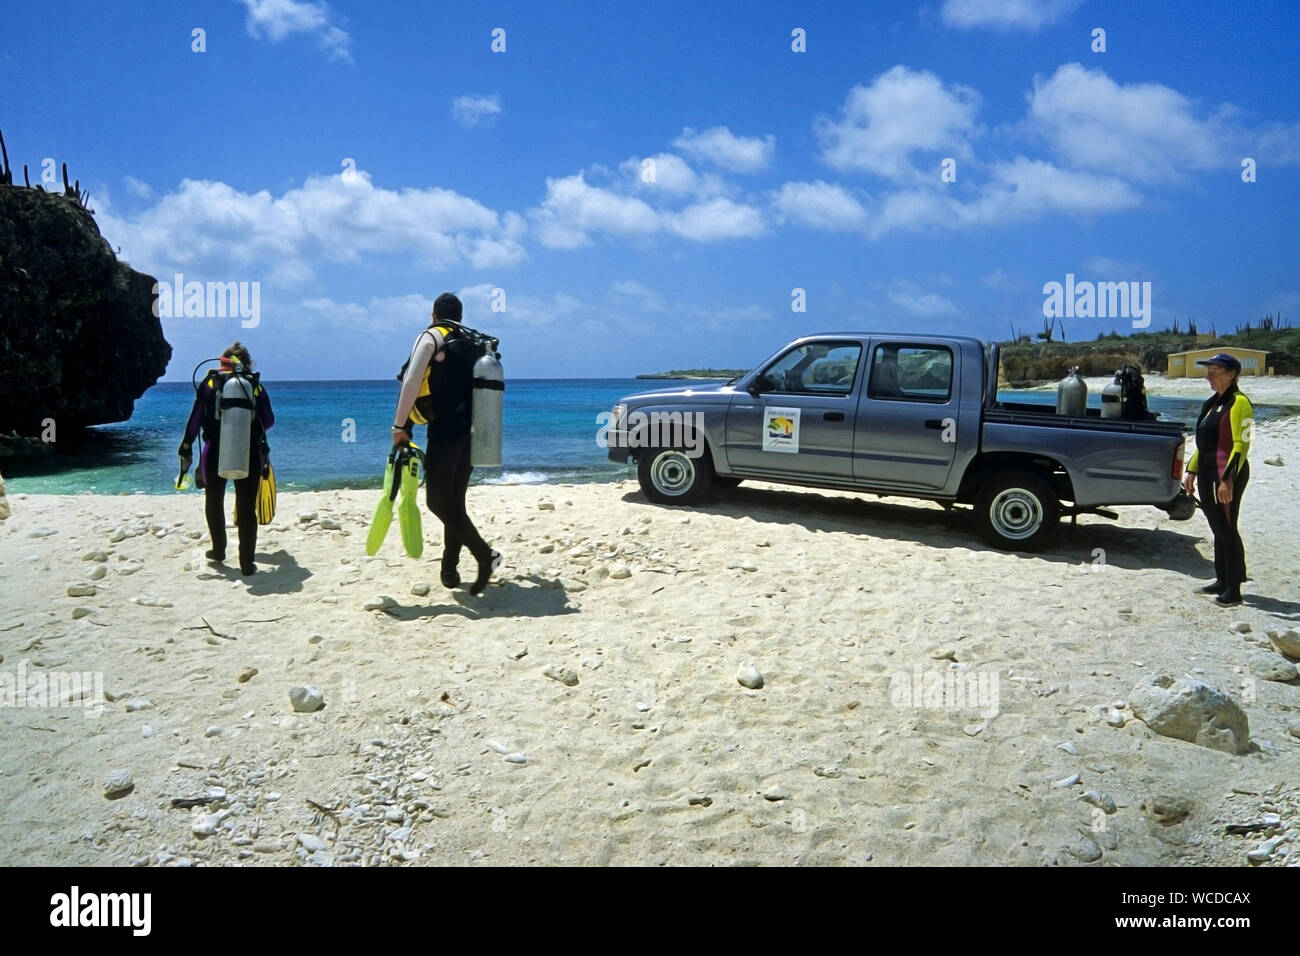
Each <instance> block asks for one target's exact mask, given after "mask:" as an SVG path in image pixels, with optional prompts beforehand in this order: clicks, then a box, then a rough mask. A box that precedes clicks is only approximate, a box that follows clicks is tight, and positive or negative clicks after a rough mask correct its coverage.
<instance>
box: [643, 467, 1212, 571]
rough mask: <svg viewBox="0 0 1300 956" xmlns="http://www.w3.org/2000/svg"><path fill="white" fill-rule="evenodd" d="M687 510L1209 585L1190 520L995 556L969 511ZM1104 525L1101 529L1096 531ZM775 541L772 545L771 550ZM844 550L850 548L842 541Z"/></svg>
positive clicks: (1070, 533) (1068, 533) (739, 493)
mask: <svg viewBox="0 0 1300 956" xmlns="http://www.w3.org/2000/svg"><path fill="white" fill-rule="evenodd" d="M623 500H624V501H626V502H627V503H629V504H637V505H641V506H643V507H644V506H647V505H648V506H649V507H658V508H662V509H664V510H679V509H678V508H676V507H674V506H668V505H654V504H650V503H649V502H648V501H647V500H646V498H645V496H644V495H643V494H642V493H641V492H640V491H629V492H628V493H626V494H625V495H623ZM694 507H695V510H699V511H707V512H710V513H712V514H718V515H726V516H728V517H733V518H749V519H751V520H753V521H761V522H766V523H770V524H773V525H776V526H784V525H790V524H797V525H800V526H802V527H804V528H807V529H809V530H811V531H822V532H826V533H829V534H834V533H843V534H845V535H852V534H868V535H871V536H872V537H873V538H878V539H880V540H883V541H898V542H900V543H901V542H906V543H909V544H921V545H925V546H927V547H931V548H968V549H971V550H976V551H991V552H994V553H1003V554H1008V555H1014V556H1016V557H1020V558H1029V559H1038V560H1042V561H1052V562H1055V563H1059V564H1074V565H1086V564H1092V563H1094V562H1095V561H1096V560H1097V557H1098V556H1097V555H1096V554H1095V553H1094V552H1095V549H1097V548H1100V549H1102V550H1103V551H1104V561H1105V563H1106V564H1109V565H1112V566H1114V567H1118V568H1123V569H1126V570H1134V571H1136V570H1144V569H1147V568H1154V567H1160V568H1168V569H1170V570H1173V571H1178V572H1181V573H1183V574H1187V575H1190V576H1192V577H1196V578H1202V577H1204V578H1206V579H1207V580H1208V579H1209V577H1210V576H1212V575H1213V568H1212V567H1210V566H1209V565H1207V562H1206V560H1205V559H1204V558H1203V557H1201V555H1200V553H1199V552H1198V551H1197V550H1196V546H1197V543H1198V542H1199V541H1200V540H1201V538H1202V537H1203V535H1204V532H1205V528H1204V524H1203V523H1202V525H1201V526H1200V528H1198V527H1197V525H1196V519H1195V518H1193V519H1192V520H1190V521H1187V522H1183V525H1184V526H1185V527H1186V528H1187V529H1188V530H1187V533H1183V532H1178V531H1171V530H1169V529H1168V528H1160V529H1157V530H1146V529H1142V528H1124V527H1119V526H1117V525H1115V524H1112V523H1109V522H1107V519H1105V518H1097V517H1088V518H1085V519H1083V520H1085V521H1087V522H1089V523H1087V524H1079V525H1073V524H1071V523H1070V522H1069V520H1068V519H1063V520H1062V522H1061V526H1060V528H1059V529H1058V531H1057V533H1056V536H1055V537H1054V538H1053V540H1052V541H1051V542H1050V543H1049V544H1048V546H1047V548H1046V549H1045V550H1043V551H1039V552H1032V553H1031V552H1018V551H1017V552H999V551H998V549H996V548H991V547H989V546H988V545H987V544H985V543H984V540H983V539H982V538H981V537H980V535H979V531H978V530H977V529H976V527H975V522H974V518H973V515H972V513H971V509H970V508H963V507H960V506H959V507H957V508H953V509H951V510H947V511H945V510H940V509H937V508H935V507H934V506H932V505H928V504H927V503H926V502H922V501H918V502H917V503H916V504H896V503H894V502H885V501H873V500H871V499H869V498H866V497H861V496H859V497H840V496H838V495H828V494H822V493H819V492H818V491H815V490H809V489H799V490H785V489H777V488H747V487H744V486H741V487H739V488H731V489H727V490H725V491H723V490H719V491H715V492H714V494H713V496H712V497H711V498H710V499H709V500H707V501H704V502H702V503H700V504H698V505H695V506H694ZM1098 522H1107V523H1104V524H1102V523H1098ZM778 540H779V539H774V540H773V543H774V544H775V543H776V542H777V541H778ZM845 546H846V547H851V544H850V541H849V540H847V539H846V541H845Z"/></svg>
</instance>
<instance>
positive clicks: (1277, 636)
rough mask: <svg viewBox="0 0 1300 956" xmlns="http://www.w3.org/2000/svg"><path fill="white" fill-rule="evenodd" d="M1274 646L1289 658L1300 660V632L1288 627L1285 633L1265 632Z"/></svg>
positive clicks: (1276, 631) (1278, 631) (1277, 631)
mask: <svg viewBox="0 0 1300 956" xmlns="http://www.w3.org/2000/svg"><path fill="white" fill-rule="evenodd" d="M1265 633H1266V634H1267V635H1268V639H1269V640H1270V641H1272V642H1273V645H1274V646H1275V647H1276V648H1277V649H1278V650H1279V651H1281V652H1282V653H1283V654H1285V655H1286V656H1287V657H1290V658H1294V659H1296V660H1300V631H1297V630H1296V629H1295V628H1294V627H1288V628H1287V629H1286V630H1285V631H1282V630H1269V631H1265Z"/></svg>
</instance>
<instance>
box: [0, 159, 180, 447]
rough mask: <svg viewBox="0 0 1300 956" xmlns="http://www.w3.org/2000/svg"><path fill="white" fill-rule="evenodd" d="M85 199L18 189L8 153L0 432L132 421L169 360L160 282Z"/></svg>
mask: <svg viewBox="0 0 1300 956" xmlns="http://www.w3.org/2000/svg"><path fill="white" fill-rule="evenodd" d="M2 142H3V141H2V140H0V143H2ZM25 174H26V169H25V168H24V175H25ZM66 177H67V171H66V167H65V170H64V178H65V180H66ZM84 202H85V196H84V194H82V193H80V190H79V189H74V188H73V187H71V186H67V187H66V188H65V191H64V192H63V193H55V192H44V191H42V190H41V189H39V188H28V187H26V186H23V185H14V184H13V182H12V173H11V171H10V170H9V166H8V157H7V155H5V156H4V161H3V166H0V433H8V434H12V433H13V432H15V431H16V432H17V433H18V434H19V435H22V436H35V437H37V439H38V440H39V436H40V435H41V434H42V432H43V431H47V427H46V425H45V424H44V423H45V422H46V420H48V419H52V420H53V422H54V425H55V434H56V435H62V434H66V433H67V432H68V431H74V430H76V429H79V428H81V427H83V426H86V425H100V424H105V423H107V422H119V421H124V420H126V419H128V418H130V417H131V411H132V409H133V408H134V407H135V400H136V399H137V398H139V397H140V396H141V395H142V394H144V391H145V389H147V388H149V387H150V386H151V385H153V384H154V383H155V382H157V381H158V379H159V378H160V377H161V376H162V374H163V372H164V371H165V370H166V368H167V361H168V359H170V358H171V352H172V350H171V346H170V345H168V344H167V340H166V339H165V338H163V332H162V323H161V322H160V321H159V320H158V318H157V316H155V315H154V311H153V303H154V298H155V296H154V292H153V288H154V284H155V281H156V280H155V279H154V278H153V277H152V276H148V275H144V274H143V273H140V272H136V271H135V270H133V269H131V268H129V267H127V266H126V265H124V264H122V263H120V262H118V260H117V256H116V255H114V253H113V250H112V249H111V248H110V247H109V244H108V242H107V241H106V240H105V239H104V238H103V237H102V236H101V235H100V234H99V228H98V227H97V226H96V225H95V219H94V216H93V215H92V211H91V210H88V209H87V208H86V207H85V205H84ZM0 444H5V443H0ZM7 444H8V446H9V450H11V451H12V450H13V448H14V446H15V444H18V443H15V442H13V441H12V440H11V441H9V442H8V443H7ZM28 444H29V446H30V443H28ZM3 450H4V449H3V448H0V453H2V452H3Z"/></svg>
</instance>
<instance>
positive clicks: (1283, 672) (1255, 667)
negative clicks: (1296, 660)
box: [1250, 652, 1296, 684]
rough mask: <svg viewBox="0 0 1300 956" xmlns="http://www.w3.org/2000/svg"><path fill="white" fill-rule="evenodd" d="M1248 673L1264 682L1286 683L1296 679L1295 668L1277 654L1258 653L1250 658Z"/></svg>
mask: <svg viewBox="0 0 1300 956" xmlns="http://www.w3.org/2000/svg"><path fill="white" fill-rule="evenodd" d="M1250 672H1251V673H1252V674H1254V675H1255V676H1256V677H1261V678H1263V679H1264V680H1271V681H1278V682H1279V683H1283V684H1285V683H1288V682H1290V681H1293V680H1295V679H1296V666H1295V665H1294V664H1292V663H1291V662H1290V661H1288V660H1287V659H1286V658H1284V657H1280V656H1279V655H1277V654H1267V653H1262V652H1261V653H1259V654H1255V655H1253V656H1252V657H1251V658H1250Z"/></svg>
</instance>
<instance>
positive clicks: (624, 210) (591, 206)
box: [531, 172, 659, 249]
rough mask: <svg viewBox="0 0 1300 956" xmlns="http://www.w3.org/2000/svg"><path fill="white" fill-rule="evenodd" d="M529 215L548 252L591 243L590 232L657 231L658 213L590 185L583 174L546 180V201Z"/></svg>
mask: <svg viewBox="0 0 1300 956" xmlns="http://www.w3.org/2000/svg"><path fill="white" fill-rule="evenodd" d="M531 216H532V217H533V219H534V220H535V221H536V222H537V224H538V238H539V239H540V240H541V243H542V245H544V246H546V247H547V248H550V249H576V248H578V247H579V246H585V245H588V244H590V242H591V239H590V237H589V236H588V235H587V234H588V233H590V232H607V233H611V234H613V235H616V236H638V235H640V236H644V235H649V234H651V233H653V232H655V231H656V230H657V229H658V228H659V214H658V213H657V212H655V210H654V209H653V208H651V206H650V205H649V204H648V203H646V202H644V201H643V200H641V199H637V198H636V197H634V196H622V195H619V194H618V193H616V192H613V191H612V190H609V189H605V188H604V187H601V186H592V185H591V184H590V183H588V182H587V180H586V176H585V174H584V173H581V172H579V173H576V174H574V175H572V176H564V177H562V178H560V179H551V178H550V177H549V176H548V177H547V179H546V198H545V199H544V200H542V204H541V205H540V206H539V207H537V208H536V209H534V210H533V211H532V213H531Z"/></svg>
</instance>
